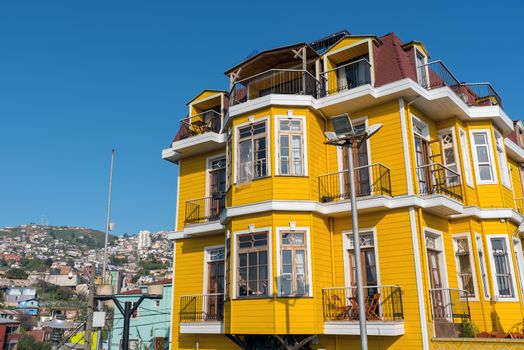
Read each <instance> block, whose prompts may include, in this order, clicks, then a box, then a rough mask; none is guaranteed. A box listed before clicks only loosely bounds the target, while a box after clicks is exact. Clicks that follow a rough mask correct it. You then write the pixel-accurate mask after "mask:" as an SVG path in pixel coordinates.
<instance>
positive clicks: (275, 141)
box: [273, 114, 308, 177]
mask: <svg viewBox="0 0 524 350" xmlns="http://www.w3.org/2000/svg"><path fill="white" fill-rule="evenodd" d="M282 119H285V120H288V119H291V120H292V119H300V120H301V122H302V143H303V144H304V147H303V149H302V158H303V159H302V166H303V168H304V174H303V175H287V174H286V175H283V176H296V177H302V176H308V153H307V148H308V147H307V129H306V117H305V116H302V115H290V116H288V115H281V114H277V115H275V117H274V123H273V130H274V135H275V136H274V137H273V144H274V147H275V176H278V175H280V147H279V143H278V142H279V137H280V120H282ZM290 141H291V140H290ZM290 144H291V143H290Z"/></svg>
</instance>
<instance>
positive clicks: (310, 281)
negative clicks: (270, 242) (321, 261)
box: [275, 226, 313, 298]
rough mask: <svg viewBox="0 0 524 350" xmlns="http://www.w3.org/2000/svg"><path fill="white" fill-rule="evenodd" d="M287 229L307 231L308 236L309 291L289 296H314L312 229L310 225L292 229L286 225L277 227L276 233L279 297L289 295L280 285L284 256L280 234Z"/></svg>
mask: <svg viewBox="0 0 524 350" xmlns="http://www.w3.org/2000/svg"><path fill="white" fill-rule="evenodd" d="M287 231H295V232H301V231H303V232H305V237H306V248H307V252H306V258H307V269H308V270H307V279H308V293H307V295H300V296H289V297H291V298H304V297H312V296H313V273H312V269H311V235H310V229H309V227H295V228H294V229H291V227H285V226H279V227H276V233H277V237H276V238H275V241H276V258H277V276H278V277H277V296H278V297H288V296H287V295H283V294H282V292H281V290H280V287H281V281H280V271H281V268H282V261H281V260H282V257H281V254H280V246H281V243H280V241H281V237H280V234H281V233H282V232H287Z"/></svg>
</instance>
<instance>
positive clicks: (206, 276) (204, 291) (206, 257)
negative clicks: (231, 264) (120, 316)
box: [202, 244, 226, 294]
mask: <svg viewBox="0 0 524 350" xmlns="http://www.w3.org/2000/svg"><path fill="white" fill-rule="evenodd" d="M220 248H222V249H224V260H223V261H224V263H225V260H226V247H225V245H224V244H218V245H211V246H206V247H204V273H203V274H202V275H203V276H204V283H202V294H207V287H208V285H207V282H208V279H209V273H208V272H209V271H208V269H207V263H208V262H210V261H209V251H210V250H215V249H220ZM225 271H226V269H225V266H224V277H225V276H226V273H225ZM225 286H226V285H225V281H224V288H225Z"/></svg>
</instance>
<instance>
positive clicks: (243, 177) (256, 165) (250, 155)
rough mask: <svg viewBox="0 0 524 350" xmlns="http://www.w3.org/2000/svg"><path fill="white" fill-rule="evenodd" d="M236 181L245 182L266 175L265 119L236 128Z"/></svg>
mask: <svg viewBox="0 0 524 350" xmlns="http://www.w3.org/2000/svg"><path fill="white" fill-rule="evenodd" d="M238 137H239V140H238V153H239V161H238V174H239V176H238V181H239V182H247V181H250V180H252V179H257V178H261V177H265V176H267V175H268V172H267V166H268V162H267V159H268V155H267V128H266V121H262V122H257V123H253V124H250V125H247V126H244V127H240V128H239V129H238Z"/></svg>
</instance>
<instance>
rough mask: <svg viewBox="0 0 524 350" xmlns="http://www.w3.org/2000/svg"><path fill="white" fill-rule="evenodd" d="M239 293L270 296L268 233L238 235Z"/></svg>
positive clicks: (242, 294)
mask: <svg viewBox="0 0 524 350" xmlns="http://www.w3.org/2000/svg"><path fill="white" fill-rule="evenodd" d="M237 242H238V244H237V262H238V263H237V266H238V270H237V284H238V286H237V295H238V296H240V297H244V296H268V295H269V279H268V266H269V265H268V246H269V245H268V233H267V232H256V233H246V234H239V235H238V236H237Z"/></svg>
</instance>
